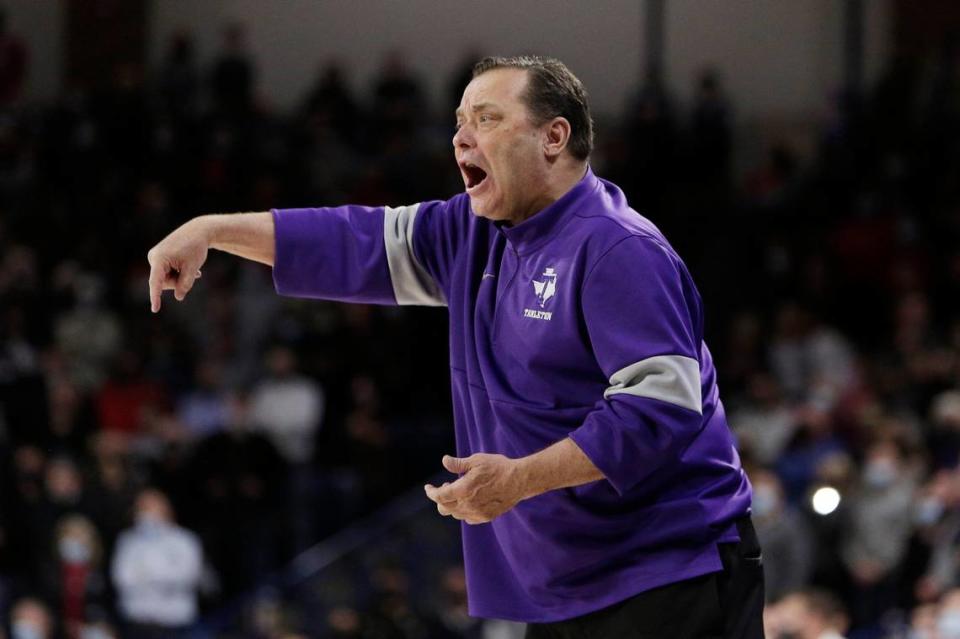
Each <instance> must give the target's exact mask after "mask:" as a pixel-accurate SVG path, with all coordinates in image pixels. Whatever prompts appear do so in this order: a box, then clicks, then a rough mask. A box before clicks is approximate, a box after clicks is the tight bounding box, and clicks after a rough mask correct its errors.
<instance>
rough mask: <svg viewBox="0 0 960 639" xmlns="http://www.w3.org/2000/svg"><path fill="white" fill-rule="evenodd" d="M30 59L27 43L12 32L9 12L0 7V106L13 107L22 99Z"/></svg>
mask: <svg viewBox="0 0 960 639" xmlns="http://www.w3.org/2000/svg"><path fill="white" fill-rule="evenodd" d="M29 60H30V57H29V52H28V51H27V47H26V45H25V44H24V43H23V40H21V39H20V37H19V36H17V35H16V34H14V33H12V32H10V30H9V25H8V20H7V12H6V10H5V9H3V8H0V106H3V107H11V106H15V105H16V104H17V103H18V102H19V101H20V96H21V93H22V91H23V84H24V80H26V78H27V72H28V63H29Z"/></svg>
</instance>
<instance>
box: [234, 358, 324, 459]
mask: <svg viewBox="0 0 960 639" xmlns="http://www.w3.org/2000/svg"><path fill="white" fill-rule="evenodd" d="M265 359H266V365H267V375H266V377H265V378H264V379H263V381H261V382H260V383H259V384H257V386H256V387H255V388H254V389H253V394H252V397H251V402H252V414H251V419H252V420H253V423H254V424H255V425H256V426H257V427H258V428H259V429H261V430H262V431H263V433H264V435H266V436H267V438H268V439H270V441H272V442H273V444H274V445H275V446H276V447H277V450H278V451H280V454H281V455H283V457H284V459H285V460H286V461H287V462H288V463H290V464H291V465H293V466H298V465H302V464H306V463H308V462H309V461H310V460H311V458H312V456H313V445H314V440H315V438H316V435H317V430H318V429H319V428H320V422H321V421H322V419H323V410H324V395H323V389H321V388H320V385H319V384H317V383H316V382H315V381H313V380H312V379H310V378H309V377H306V376H304V375H302V374H300V373H299V372H298V370H297V357H296V355H295V354H294V352H293V350H291V349H290V348H288V347H286V346H274V347H273V348H271V349H270V350H269V351H268V352H267V355H266V358H265Z"/></svg>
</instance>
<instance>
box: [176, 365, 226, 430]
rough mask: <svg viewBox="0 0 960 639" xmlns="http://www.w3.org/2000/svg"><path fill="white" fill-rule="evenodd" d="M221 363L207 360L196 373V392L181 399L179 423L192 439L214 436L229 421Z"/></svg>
mask: <svg viewBox="0 0 960 639" xmlns="http://www.w3.org/2000/svg"><path fill="white" fill-rule="evenodd" d="M221 378H222V371H221V363H220V362H219V361H216V360H212V359H210V358H206V357H205V358H203V359H201V360H200V361H199V362H197V365H196V367H195V369H194V384H193V388H192V389H191V390H189V391H188V392H187V393H185V394H184V395H183V397H181V398H180V401H179V402H178V405H177V419H179V421H180V423H181V424H183V427H184V428H185V430H186V436H187V438H188V439H191V440H196V439H202V438H204V437H208V436H210V435H214V434H216V433H217V432H219V431H220V430H222V429H223V427H224V424H225V423H226V421H227V399H226V396H225V394H224V392H223V390H222V388H221V385H222V384H221V381H222V380H221Z"/></svg>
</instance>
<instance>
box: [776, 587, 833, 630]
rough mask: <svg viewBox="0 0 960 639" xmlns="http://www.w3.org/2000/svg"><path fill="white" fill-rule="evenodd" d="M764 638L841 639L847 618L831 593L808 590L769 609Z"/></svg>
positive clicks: (795, 594) (788, 597) (797, 593)
mask: <svg viewBox="0 0 960 639" xmlns="http://www.w3.org/2000/svg"><path fill="white" fill-rule="evenodd" d="M770 617H771V622H770V623H768V625H767V627H766V630H767V639H844V636H843V633H844V632H846V630H847V627H848V626H849V618H848V617H847V613H846V610H845V609H844V607H843V603H842V602H841V601H840V599H838V598H837V597H836V595H834V594H833V593H831V592H829V591H826V590H820V589H810V590H804V591H800V592H795V593H793V594H791V595H788V596H786V597H784V598H783V599H782V600H781V601H779V602H777V604H776V605H775V606H773V607H772V608H771V615H770Z"/></svg>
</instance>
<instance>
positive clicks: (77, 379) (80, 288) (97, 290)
mask: <svg viewBox="0 0 960 639" xmlns="http://www.w3.org/2000/svg"><path fill="white" fill-rule="evenodd" d="M63 277H70V278H71V280H72V285H71V287H70V288H72V289H73V290H72V293H73V297H74V299H75V305H74V307H73V309H72V310H70V311H68V312H66V313H63V314H62V315H61V316H60V317H59V318H58V320H57V322H56V327H55V330H56V337H57V345H58V346H59V348H60V352H61V353H62V354H63V357H64V360H65V362H66V364H67V371H68V374H69V375H70V378H71V380H72V381H73V383H74V384H76V386H77V387H78V388H79V389H80V390H81V391H84V392H86V391H89V390H93V389H96V388H98V387H99V386H100V385H101V384H102V383H103V381H104V379H105V378H106V376H107V364H108V363H109V361H110V360H111V358H113V357H114V355H115V354H116V353H117V352H118V351H119V349H120V344H121V338H122V329H121V325H120V318H119V317H117V315H116V313H114V312H113V311H112V310H111V309H108V308H107V307H106V306H105V305H104V299H103V297H104V287H105V284H104V282H103V280H102V279H101V278H100V277H98V276H96V275H91V274H84V273H76V274H73V275H69V276H68V275H64V276H63Z"/></svg>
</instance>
